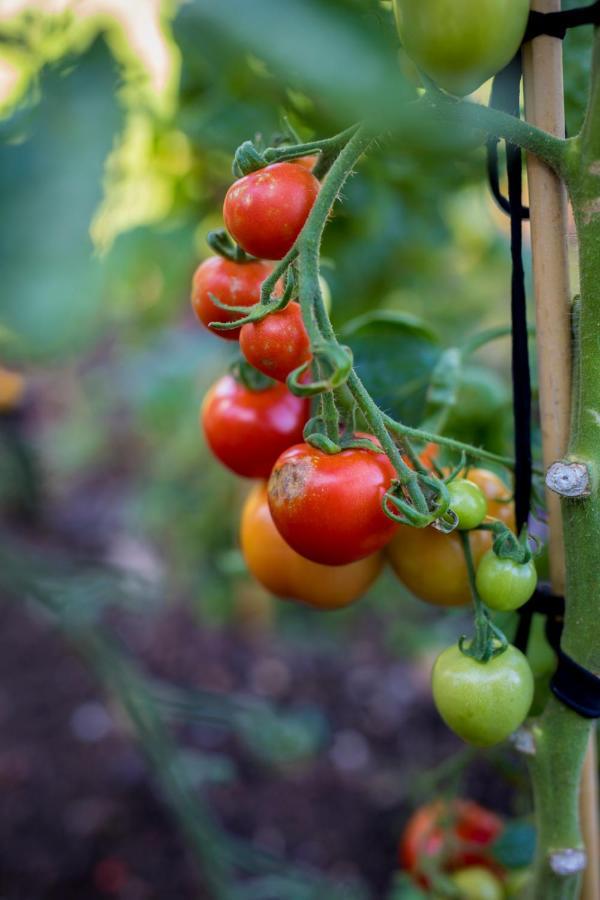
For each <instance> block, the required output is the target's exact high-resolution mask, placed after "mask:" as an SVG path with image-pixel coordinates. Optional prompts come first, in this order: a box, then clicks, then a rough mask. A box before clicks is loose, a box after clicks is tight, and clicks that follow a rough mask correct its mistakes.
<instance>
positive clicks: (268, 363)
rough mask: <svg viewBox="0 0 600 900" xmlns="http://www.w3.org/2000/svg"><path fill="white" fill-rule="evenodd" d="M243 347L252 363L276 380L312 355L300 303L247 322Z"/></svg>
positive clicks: (243, 335) (244, 329)
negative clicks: (255, 320) (259, 319)
mask: <svg viewBox="0 0 600 900" xmlns="http://www.w3.org/2000/svg"><path fill="white" fill-rule="evenodd" d="M240 348H241V350H242V353H243V354H244V356H245V357H246V359H247V360H248V362H249V363H251V364H252V365H253V366H254V368H255V369H258V370H259V371H260V372H264V374H265V375H269V376H270V377H271V378H275V379H276V380H277V381H285V379H286V378H287V376H288V375H289V374H290V372H292V371H293V370H294V369H296V368H298V366H300V365H302V363H304V362H306V361H307V360H309V359H310V357H311V351H310V341H309V338H308V334H307V332H306V328H305V327H304V323H303V321H302V312H301V310H300V306H299V305H298V304H297V303H289V304H288V305H287V306H286V307H285V309H282V310H281V311H280V312H276V313H273V314H272V315H270V316H267V317H266V318H265V319H261V321H260V322H248V323H247V324H246V325H244V326H243V327H242V330H241V333H240Z"/></svg>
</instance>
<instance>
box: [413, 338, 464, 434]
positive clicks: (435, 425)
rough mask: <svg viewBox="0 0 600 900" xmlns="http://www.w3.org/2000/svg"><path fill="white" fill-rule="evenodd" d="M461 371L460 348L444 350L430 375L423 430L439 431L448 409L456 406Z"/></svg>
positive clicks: (446, 416)
mask: <svg viewBox="0 0 600 900" xmlns="http://www.w3.org/2000/svg"><path fill="white" fill-rule="evenodd" d="M461 372H462V356H461V352H460V350H458V349H457V348H456V347H451V348H450V349H449V350H445V351H444V353H442V355H441V357H440V358H439V360H438V363H437V365H436V367H435V369H434V370H433V372H432V375H431V381H430V382H429V387H428V388H427V396H426V408H425V421H424V422H423V428H424V429H425V431H435V432H437V433H439V432H440V431H441V430H442V429H443V427H444V425H445V424H446V422H447V420H448V416H449V415H450V410H451V409H453V407H454V406H456V402H457V398H458V391H459V386H460V380H461Z"/></svg>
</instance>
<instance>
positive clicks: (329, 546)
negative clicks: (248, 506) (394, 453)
mask: <svg viewBox="0 0 600 900" xmlns="http://www.w3.org/2000/svg"><path fill="white" fill-rule="evenodd" d="M393 478H394V467H393V466H392V464H391V463H390V461H389V459H388V458H387V456H386V455H385V454H384V453H382V452H380V453H378V452H375V451H371V450H363V449H347V450H342V451H341V452H339V453H333V454H328V453H324V452H323V451H321V450H317V449H316V448H314V447H311V446H310V444H298V445H297V446H295V447H290V449H289V450H286V451H285V452H284V453H282V455H281V456H280V457H279V459H278V460H277V462H276V463H275V466H274V467H273V472H272V474H271V477H270V479H269V506H270V507H271V513H272V515H273V520H274V522H275V525H276V526H277V529H278V531H279V532H280V534H281V535H282V536H283V538H284V539H285V540H286V541H287V543H288V544H289V545H290V546H291V547H293V548H294V550H296V551H297V552H298V553H300V554H301V555H302V556H305V557H306V558H307V559H311V560H313V561H314V562H319V563H324V564H325V565H333V566H336V565H343V564H344V563H351V562H354V561H355V560H357V559H361V558H362V557H364V556H369V555H370V554H371V553H374V552H375V551H377V550H380V549H381V548H382V547H383V546H384V545H385V544H387V543H388V541H389V540H390V538H391V537H392V535H393V533H394V531H395V530H396V527H397V526H396V524H395V523H394V522H393V521H392V520H391V519H389V518H388V517H387V516H386V515H385V513H384V511H383V509H382V502H383V497H384V494H385V493H386V491H387V490H388V488H389V487H390V485H391V482H392V480H393Z"/></svg>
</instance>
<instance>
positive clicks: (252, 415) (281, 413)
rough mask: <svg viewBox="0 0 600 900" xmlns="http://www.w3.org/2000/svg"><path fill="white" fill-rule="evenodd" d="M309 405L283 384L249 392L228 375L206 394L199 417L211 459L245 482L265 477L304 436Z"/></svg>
mask: <svg viewBox="0 0 600 900" xmlns="http://www.w3.org/2000/svg"><path fill="white" fill-rule="evenodd" d="M309 413H310V404H309V402H308V401H307V400H305V399H303V398H301V397H295V396H294V395H293V394H292V393H290V391H288V389H287V388H286V387H285V385H283V384H274V385H273V386H272V387H268V388H266V389H265V390H262V391H251V390H249V389H248V388H247V387H245V386H244V385H243V384H240V383H239V382H237V381H236V380H235V378H233V377H232V376H231V375H225V376H224V377H223V378H220V379H219V381H217V382H216V383H215V384H214V385H213V386H212V388H211V389H210V390H209V391H208V393H207V394H206V397H205V398H204V403H203V404H202V411H201V418H202V426H203V428H204V434H205V436H206V440H207V442H208V445H209V447H210V449H211V450H212V452H213V453H214V455H215V456H216V457H217V459H219V460H220V461H221V462H222V463H223V465H224V466H227V468H228V469H231V470H232V472H235V473H236V474H237V475H242V476H243V477H245V478H268V476H269V473H270V472H271V469H272V467H273V463H274V462H275V460H276V459H277V457H278V456H279V455H280V453H282V451H283V450H285V449H286V448H287V447H289V446H290V445H291V444H295V443H297V442H298V441H299V440H301V438H302V429H303V428H304V423H305V422H306V420H307V419H308V416H309Z"/></svg>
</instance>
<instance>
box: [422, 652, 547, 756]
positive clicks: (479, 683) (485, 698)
mask: <svg viewBox="0 0 600 900" xmlns="http://www.w3.org/2000/svg"><path fill="white" fill-rule="evenodd" d="M432 688H433V699H434V701H435V705H436V707H437V710H438V712H439V714H440V715H441V717H442V719H443V720H444V722H445V723H446V725H448V727H449V728H451V729H452V731H454V732H455V733H456V734H457V735H458V736H459V737H461V738H462V739H463V740H464V741H466V742H467V743H469V744H474V745H475V746H476V747H491V746H493V745H494V744H499V743H500V742H501V741H503V740H505V739H506V738H507V737H508V736H509V735H510V734H512V732H513V731H515V730H516V729H517V728H519V726H520V725H522V724H523V722H524V720H525V717H526V716H527V713H528V712H529V708H530V706H531V701H532V698H533V675H532V673H531V669H530V667H529V663H528V662H527V659H526V658H525V656H523V654H522V653H521V651H520V650H517V648H516V647H513V646H511V645H509V646H508V647H507V648H506V650H505V651H504V652H503V653H501V654H499V655H498V656H494V657H493V658H492V659H490V660H489V661H488V662H485V663H483V662H478V661H477V660H476V659H473V658H472V657H470V656H465V654H464V653H462V652H461V650H460V648H459V647H458V645H456V644H455V645H454V646H452V647H448V649H447V650H444V651H443V653H440V655H439V656H438V658H437V660H436V661H435V664H434V666H433V672H432Z"/></svg>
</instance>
